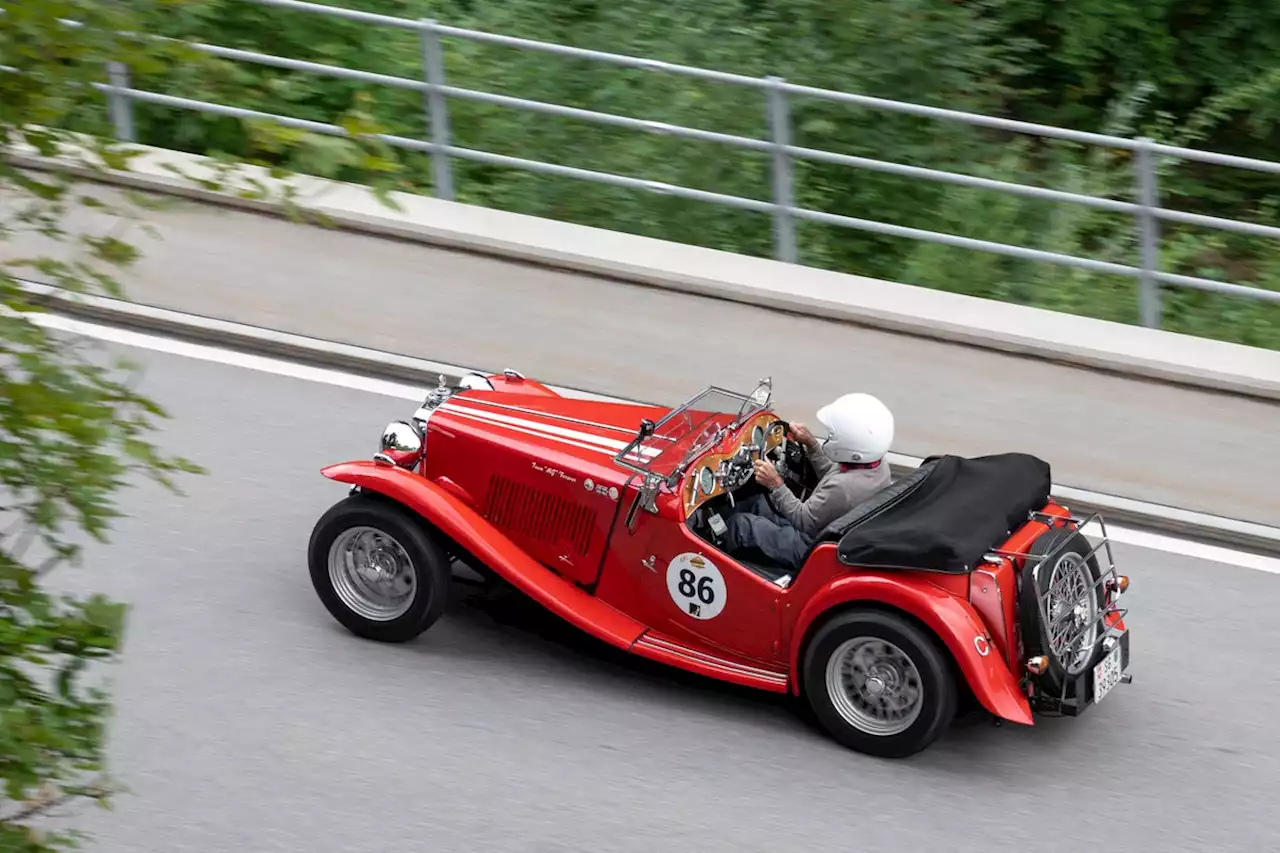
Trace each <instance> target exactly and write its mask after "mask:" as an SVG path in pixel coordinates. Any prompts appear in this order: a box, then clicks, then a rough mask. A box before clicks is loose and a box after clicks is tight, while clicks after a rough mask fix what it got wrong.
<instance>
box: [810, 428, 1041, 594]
mask: <svg viewBox="0 0 1280 853" xmlns="http://www.w3.org/2000/svg"><path fill="white" fill-rule="evenodd" d="M1051 484H1052V476H1051V474H1050V470H1049V464H1048V463H1047V462H1045V461H1043V460H1041V459H1038V458H1036V457H1035V456H1030V455H1028V454H1025V453H1002V454H998V455H995V456H980V457H977V458H973V459H967V458H964V457H961V456H941V457H934V458H931V459H929V460H926V462H925V464H924V465H922V466H921V468H920V470H917V471H914V472H912V473H911V474H910V475H908V476H907V477H904V478H903V479H902V480H899V481H898V482H896V483H894V484H892V485H891V486H888V487H887V488H886V489H885V490H883V494H880V495H876V496H875V497H873V498H872V499H870V500H868V501H867V502H865V503H864V504H862V505H860V506H858V507H855V508H854V509H853V510H852V511H851V512H849V513H848V514H847V515H845V516H844V518H842V519H840V520H838V521H837V522H835V523H834V524H832V525H831V528H829V534H828V536H825V537H823V538H838V540H839V544H838V546H837V553H838V554H839V557H840V560H841V562H844V563H848V564H849V565H856V566H865V567H867V568H902V569H924V570H928V571H935V572H946V573H949V574H964V573H966V572H971V571H973V569H974V568H976V567H977V566H978V564H979V563H980V562H981V560H982V558H983V555H985V554H986V553H987V552H988V551H990V549H992V548H994V547H996V546H998V545H999V544H1000V543H1001V542H1003V541H1004V540H1005V539H1006V538H1008V536H1009V535H1010V534H1011V533H1012V532H1013V531H1014V530H1016V529H1017V528H1018V527H1019V526H1021V525H1022V523H1023V522H1025V521H1027V518H1028V513H1030V512H1033V511H1035V510H1039V509H1042V508H1043V507H1044V505H1045V504H1046V503H1047V502H1048V500H1049V490H1050V487H1051Z"/></svg>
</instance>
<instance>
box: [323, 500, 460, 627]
mask: <svg viewBox="0 0 1280 853" xmlns="http://www.w3.org/2000/svg"><path fill="white" fill-rule="evenodd" d="M355 527H372V528H374V529H376V530H377V531H378V532H380V533H382V534H384V535H385V536H387V537H390V538H391V539H392V540H394V542H395V544H398V545H399V546H400V547H401V548H402V549H404V552H405V553H406V554H407V555H408V557H409V566H408V568H409V569H410V570H411V571H412V572H413V573H414V580H415V581H416V583H415V584H414V588H413V590H412V600H411V602H410V604H409V606H408V608H407V609H406V610H405V611H404V612H403V613H401V614H399V615H398V616H396V617H395V618H394V619H387V620H380V619H375V618H369V617H366V616H364V615H361V614H360V613H358V612H356V611H355V610H353V609H352V608H351V607H350V606H348V605H347V603H345V602H344V601H343V600H342V598H341V597H340V595H339V593H338V590H337V589H336V588H335V587H334V583H333V579H332V578H331V576H330V573H329V550H330V548H331V547H332V546H333V544H334V542H335V541H336V540H337V539H338V537H340V536H341V535H342V534H343V533H345V532H346V531H348V530H350V529H352V528H355ZM307 563H308V566H309V568H310V572H311V584H312V586H313V587H314V588H315V591H316V595H318V596H319V597H320V601H321V602H323V603H324V606H325V608H326V609H327V610H328V611H329V613H330V614H332V616H333V618H334V619H337V620H338V622H340V623H342V625H343V626H344V627H346V628H347V630H349V631H351V632H352V633H353V634H355V635H357V636H360V637H364V638H366V639H370V640H377V641H380V642H384V643H404V642H408V641H409V640H412V639H414V638H415V637H417V636H418V635H419V634H421V633H422V632H423V631H426V630H427V629H428V628H430V627H431V626H432V625H433V624H434V623H435V622H436V620H437V619H439V618H440V617H441V616H442V615H443V614H444V611H445V607H446V606H447V604H448V597H449V578H450V574H449V560H448V558H447V556H446V555H445V552H444V550H443V549H442V548H441V547H440V546H439V545H438V544H437V543H436V542H435V541H433V539H432V537H431V536H430V535H428V533H427V531H426V530H425V529H424V527H423V525H422V523H421V520H420V519H418V518H417V517H416V516H415V515H413V514H411V513H410V512H409V511H407V510H405V509H403V508H402V507H400V506H399V505H398V504H396V503H394V502H392V501H390V500H388V499H385V498H382V497H378V496H371V495H363V494H357V495H352V496H350V497H347V498H345V499H343V500H341V501H339V502H338V503H336V504H334V505H333V506H332V507H330V508H329V510H328V511H327V512H325V514H324V515H322V516H321V517H320V520H319V521H317V522H316V525H315V528H314V529H313V530H312V532H311V541H310V543H309V545H308V547H307Z"/></svg>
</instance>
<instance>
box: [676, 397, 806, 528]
mask: <svg viewBox="0 0 1280 853" xmlns="http://www.w3.org/2000/svg"><path fill="white" fill-rule="evenodd" d="M786 435H787V432H786V427H785V426H784V425H783V423H782V422H781V421H780V420H779V419H778V416H777V415H776V414H773V413H772V412H760V413H759V414H757V415H755V416H754V417H752V418H750V419H748V420H747V422H746V423H745V424H743V425H742V426H741V427H740V428H739V429H738V431H737V433H736V434H735V435H734V436H733V438H732V439H730V440H727V441H726V442H725V444H723V445H721V449H719V450H712V451H708V452H707V453H704V454H703V455H702V456H701V457H700V458H699V459H698V461H697V462H696V463H694V465H693V467H691V468H690V469H689V473H688V475H687V476H686V478H685V482H684V488H683V489H682V494H681V497H682V498H683V500H684V511H685V515H686V516H687V515H688V514H689V513H691V512H693V511H694V510H696V509H697V508H698V507H700V506H702V505H703V504H704V503H706V502H707V501H709V500H711V499H712V498H715V497H718V496H720V495H723V494H724V493H726V492H729V491H732V489H731V488H729V486H728V485H726V484H725V483H724V481H723V480H721V479H719V478H718V477H716V476H715V475H716V474H717V473H718V472H719V471H720V470H721V466H722V465H725V464H727V463H728V462H729V460H730V459H732V458H733V456H734V454H736V453H737V452H738V451H739V450H741V449H742V448H743V447H744V446H746V447H749V446H751V445H752V444H755V445H757V446H759V445H763V450H762V452H761V453H760V454H759V455H757V457H756V458H759V456H762V455H764V454H765V453H770V452H772V451H773V450H774V448H776V447H778V446H779V445H781V444H782V442H783V441H784V440H785V439H786ZM753 439H754V441H753Z"/></svg>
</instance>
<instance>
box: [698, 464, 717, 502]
mask: <svg viewBox="0 0 1280 853" xmlns="http://www.w3.org/2000/svg"><path fill="white" fill-rule="evenodd" d="M715 487H716V475H715V474H713V473H712V471H711V469H710V468H708V467H704V468H703V469H702V470H701V471H699V472H698V488H700V489H702V493H703V494H704V495H709V494H711V491H712V489H714V488H715Z"/></svg>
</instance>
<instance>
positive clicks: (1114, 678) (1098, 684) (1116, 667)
mask: <svg viewBox="0 0 1280 853" xmlns="http://www.w3.org/2000/svg"><path fill="white" fill-rule="evenodd" d="M1119 683H1120V646H1118V645H1117V646H1116V647H1115V648H1114V649H1112V650H1111V653H1110V654H1108V655H1107V656H1106V657H1105V658H1103V659H1102V661H1101V662H1100V663H1099V664H1098V665H1097V666H1095V667H1094V668H1093V701H1094V702H1095V703H1097V702H1101V701H1102V697H1104V696H1106V695H1107V694H1108V693H1110V692H1111V688H1113V687H1115V686H1116V685H1117V684H1119Z"/></svg>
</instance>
